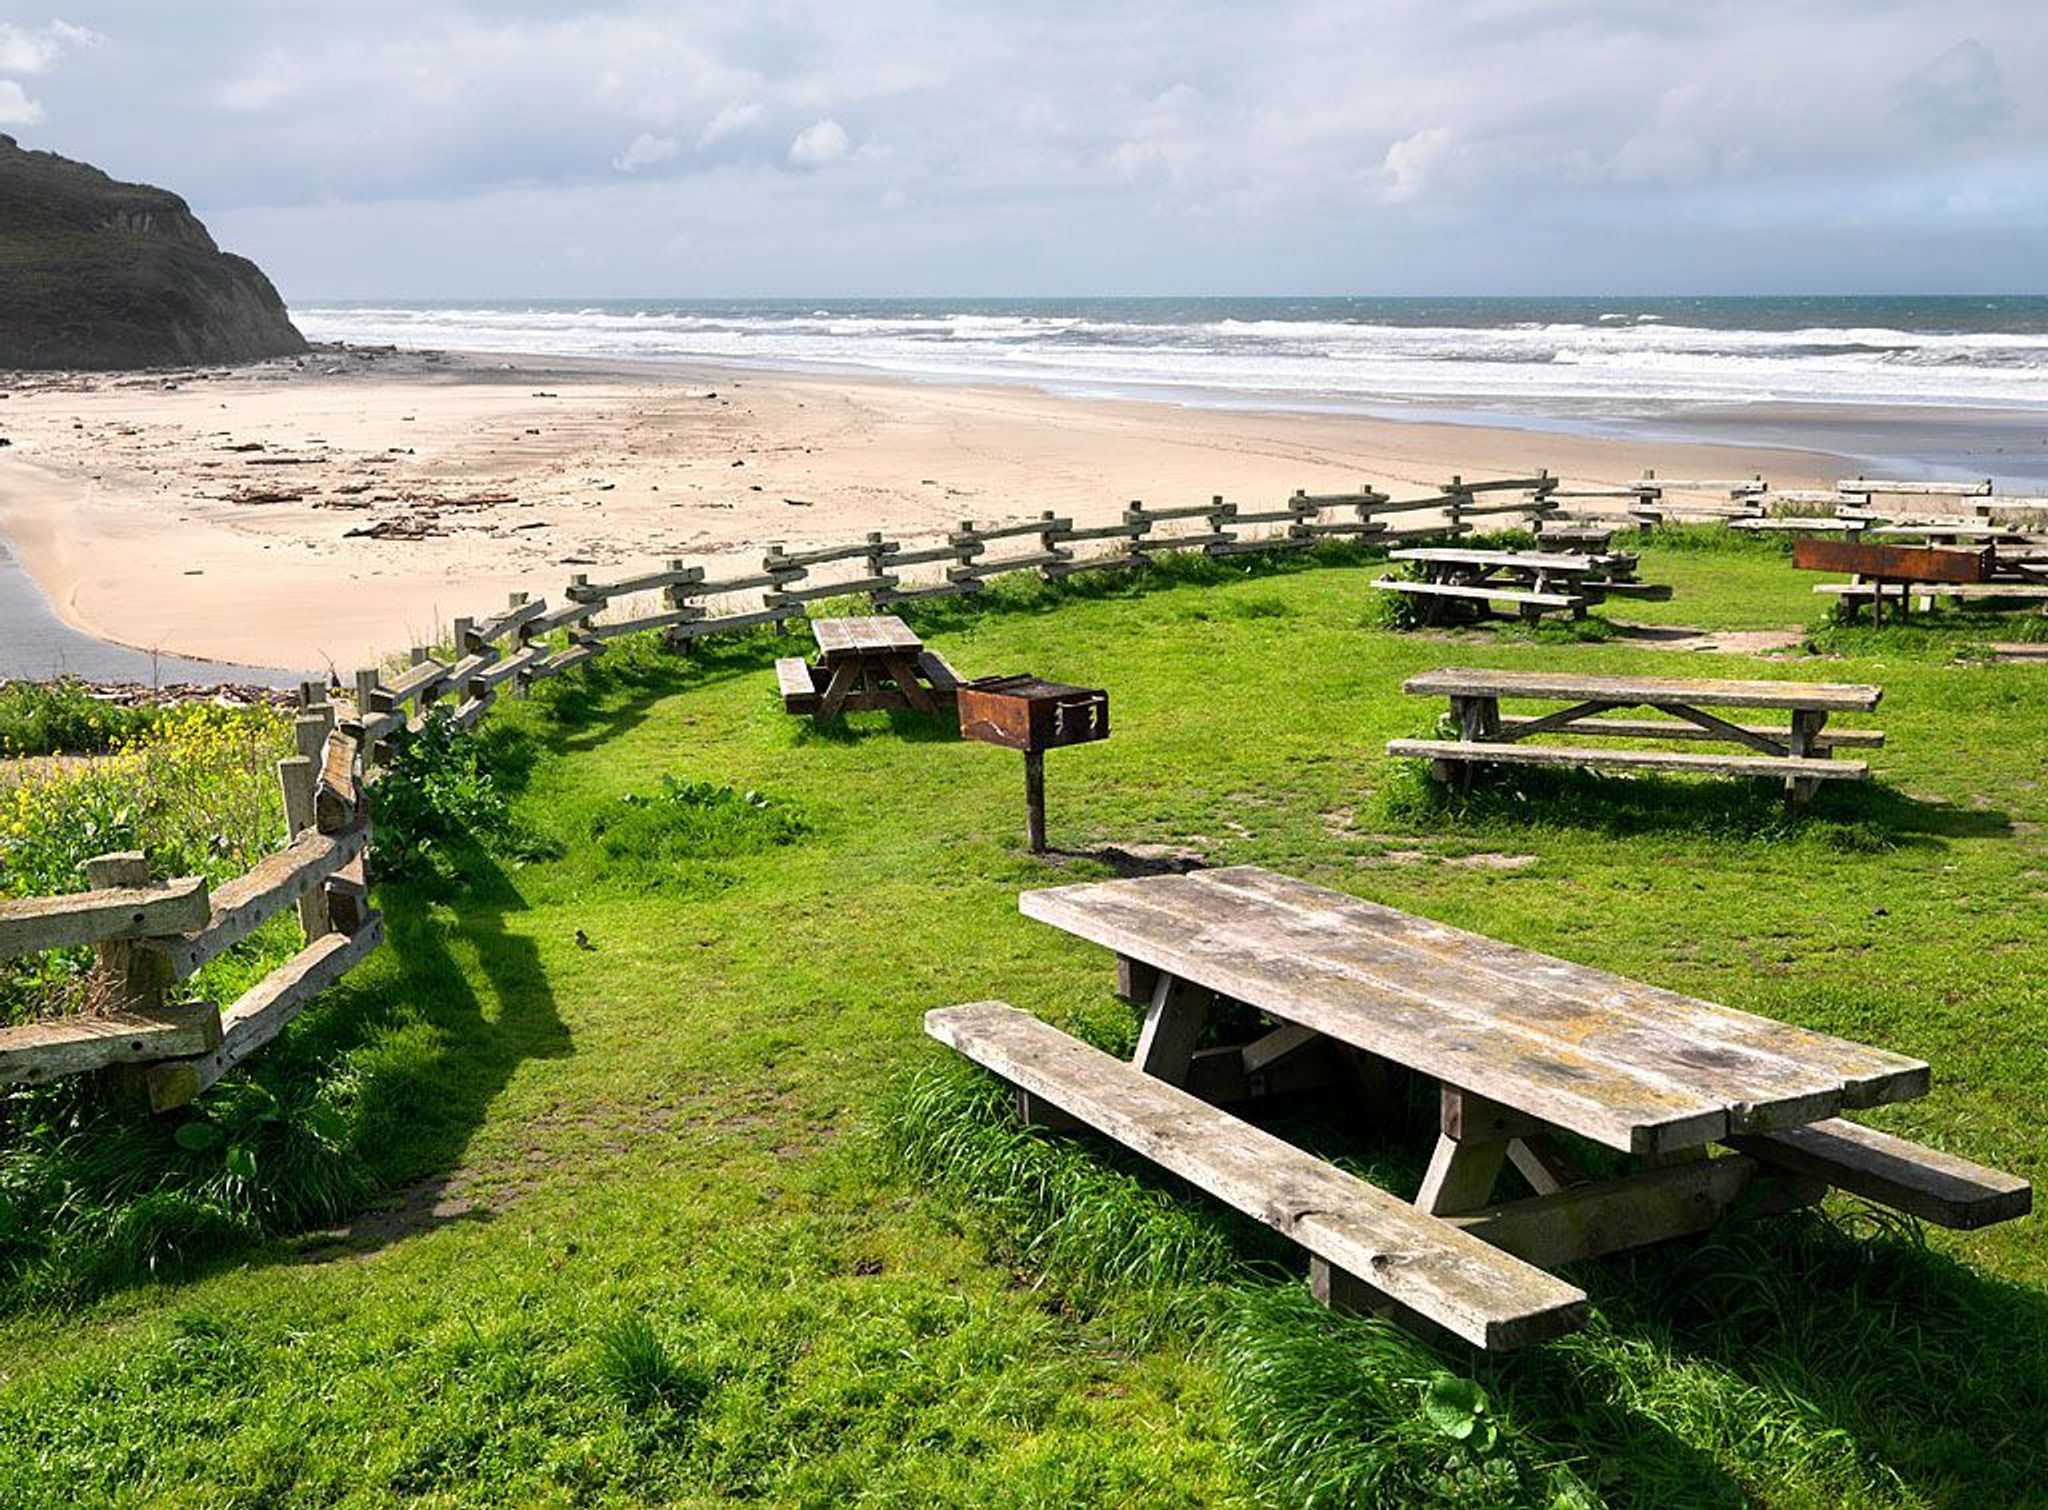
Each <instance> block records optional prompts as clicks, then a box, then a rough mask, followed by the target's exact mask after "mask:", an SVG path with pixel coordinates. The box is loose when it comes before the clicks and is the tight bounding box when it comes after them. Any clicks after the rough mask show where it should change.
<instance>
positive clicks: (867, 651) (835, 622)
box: [811, 614, 924, 665]
mask: <svg viewBox="0 0 2048 1510" xmlns="http://www.w3.org/2000/svg"><path fill="white" fill-rule="evenodd" d="M811 637H812V638H813V639H815V640H816V641H817V642H818V654H819V656H820V658H821V659H823V660H824V661H825V662H826V664H828V665H830V664H831V663H833V662H835V661H838V660H841V659H845V658H848V657H861V656H887V655H899V654H907V655H915V654H917V652H918V651H920V650H922V649H924V641H922V640H920V639H919V638H918V637H917V636H916V635H915V634H914V633H912V632H911V628H910V626H909V625H908V624H906V623H904V622H903V620H901V619H899V618H897V617H896V616H895V615H894V614H873V615H868V616H864V617H851V618H830V619H813V620H811Z"/></svg>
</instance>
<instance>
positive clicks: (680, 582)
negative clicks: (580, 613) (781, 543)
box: [486, 566, 704, 638]
mask: <svg viewBox="0 0 2048 1510" xmlns="http://www.w3.org/2000/svg"><path fill="white" fill-rule="evenodd" d="M703 580H704V568H703V567H701V566H682V567H673V566H672V567H667V568H664V569H663V570H661V571H650V572H642V573H641V574H640V575H639V576H637V577H621V578H620V579H619V580H618V581H616V582H599V583H592V584H591V585H590V586H589V587H588V588H587V589H585V590H586V591H588V592H590V593H592V594H594V595H596V596H599V597H605V598H630V597H632V596H634V595H635V594H636V593H643V592H654V591H656V590H658V589H660V588H664V587H694V586H696V585H697V584H698V583H700V582H702V581H703ZM693 596H694V594H693ZM492 622H493V623H496V622H497V621H496V620H493V621H492ZM486 638H489V637H488V636H486Z"/></svg>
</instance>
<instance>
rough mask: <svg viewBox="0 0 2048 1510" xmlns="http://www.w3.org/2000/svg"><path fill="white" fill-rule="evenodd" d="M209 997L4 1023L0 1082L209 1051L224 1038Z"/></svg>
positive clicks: (36, 1081) (33, 1080)
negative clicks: (137, 1008)
mask: <svg viewBox="0 0 2048 1510" xmlns="http://www.w3.org/2000/svg"><path fill="white" fill-rule="evenodd" d="M220 1034H221V1027H220V1012H219V1011H218V1010H217V1009H216V1008H215V1007H214V1006H213V1004H212V1003H210V1002H192V1003H189V1004H186V1005H183V1006H176V1007H159V1008H157V1009H155V1010H153V1011H149V1012H104V1013H100V1014H97V1015H95V1016H91V1017H60V1018H55V1019H53V1020H51V1021H48V1022H29V1023H21V1024H19V1025H17V1026H14V1027H5V1028H0V1084H14V1085H41V1084H43V1083H44V1082H46V1081H50V1080H57V1079H61V1078H63V1077H64V1076H67V1075H82V1074H85V1073H87V1072H88V1071H91V1070H100V1069H105V1068H107V1067H108V1066H109V1065H115V1064H140V1063H143V1062H145V1061H147V1060H151V1059H160V1058H162V1057H164V1056H166V1055H169V1054H204V1053H206V1052H207V1051H209V1050H210V1049H212V1048H213V1047H214V1046H215V1045H217V1044H218V1043H219V1042H220Z"/></svg>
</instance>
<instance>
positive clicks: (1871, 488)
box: [1835, 477, 1991, 498]
mask: <svg viewBox="0 0 2048 1510" xmlns="http://www.w3.org/2000/svg"><path fill="white" fill-rule="evenodd" d="M1835 489H1836V491H1838V492H1842V493H1913V494H1919V495H1922V496H1937V495H1938V496H1941V497H1945V498H1989V497H1990V496H1991V479H1990V478H1988V477H1983V478H1978V479H1976V480H1975V481H1972V482H1907V481H1904V480H1902V479H1891V478H1877V477H1851V478H1847V479H1845V480H1844V481H1841V482H1838V483H1836V484H1835Z"/></svg>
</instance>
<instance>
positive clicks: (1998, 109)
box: [1892, 37, 2013, 137]
mask: <svg viewBox="0 0 2048 1510" xmlns="http://www.w3.org/2000/svg"><path fill="white" fill-rule="evenodd" d="M1892 100H1893V104H1894V108H1895V109H1896V110H1897V111H1898V113H1899V114H1900V115H1901V116H1903V117H1905V118H1906V119H1907V120H1910V121H1917V122H1918V123H1920V124H1921V125H1924V126H1926V127H1927V128H1928V129H1929V130H1930V131H1933V132H1935V133H1937V134H1939V135H1942V136H1950V137H1962V136H1985V135H1988V134H1990V133H1991V132H1993V131H1996V130H1997V129H1998V128H1999V127H2000V126H2003V125H2005V124H2006V123H2007V122H2008V121H2010V120H2011V119H2012V117H2013V106H2012V99H2011V97H2010V96H2008V95H2007V93H2006V91H2005V76H2004V75H2003V74H2002V73H2000V72H1999V69H1998V60H1997V59H1996V58H1994V57H1992V56H1991V50H1990V49H1989V48H1987V47H1986V46H1985V45H1984V44H1983V43H1982V42H1979V41H1978V40H1977V39H1976V38H1975V37H1970V38H1968V39H1966V40H1964V41H1961V42H1958V43H1956V45H1955V46H1953V47H1951V48H1949V49H1948V51H1946V52H1944V53H1943V54H1942V55H1941V56H1940V57H1938V58H1935V59H1934V60H1933V61H1932V62H1930V63H1928V64H1926V65H1925V66H1924V67H1921V68H1916V69H1914V70H1913V71H1912V72H1911V73H1909V74H1907V75H1906V77H1904V78H1903V79H1900V80H1899V82H1898V83H1896V84H1894V85H1893V86H1892Z"/></svg>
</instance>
